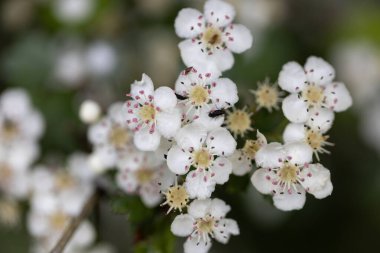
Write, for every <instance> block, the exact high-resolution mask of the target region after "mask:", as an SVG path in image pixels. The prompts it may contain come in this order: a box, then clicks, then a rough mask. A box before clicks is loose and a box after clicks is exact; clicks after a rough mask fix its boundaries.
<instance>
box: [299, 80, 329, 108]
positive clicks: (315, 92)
mask: <svg viewBox="0 0 380 253" xmlns="http://www.w3.org/2000/svg"><path fill="white" fill-rule="evenodd" d="M302 97H303V98H304V99H305V100H306V102H308V103H309V105H321V104H322V103H323V100H324V99H325V96H324V94H323V88H322V87H320V86H317V85H309V86H308V87H307V88H306V89H304V90H303V91H302Z"/></svg>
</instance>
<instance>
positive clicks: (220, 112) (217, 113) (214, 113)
mask: <svg viewBox="0 0 380 253" xmlns="http://www.w3.org/2000/svg"><path fill="white" fill-rule="evenodd" d="M223 114H226V111H225V110H224V109H221V110H215V111H211V112H209V114H208V116H209V117H211V118H216V117H218V116H221V115H223Z"/></svg>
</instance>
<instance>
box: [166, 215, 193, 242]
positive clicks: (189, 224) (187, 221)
mask: <svg viewBox="0 0 380 253" xmlns="http://www.w3.org/2000/svg"><path fill="white" fill-rule="evenodd" d="M193 223H194V218H193V217H192V216H191V215H190V214H180V215H177V216H176V217H175V219H174V220H173V222H172V225H171V226H170V230H171V231H172V233H173V234H175V235H176V236H182V237H185V236H189V235H190V234H191V233H192V232H193V227H194V225H193Z"/></svg>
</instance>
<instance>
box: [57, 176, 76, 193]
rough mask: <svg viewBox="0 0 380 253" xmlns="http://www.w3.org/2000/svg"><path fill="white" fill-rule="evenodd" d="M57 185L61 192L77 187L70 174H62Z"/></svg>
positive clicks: (58, 177)
mask: <svg viewBox="0 0 380 253" xmlns="http://www.w3.org/2000/svg"><path fill="white" fill-rule="evenodd" d="M55 185H56V187H57V189H59V190H64V189H69V188H71V187H73V186H74V185H75V180H74V178H73V177H72V176H70V175H69V174H68V173H66V172H60V173H58V175H57V177H56V179H55Z"/></svg>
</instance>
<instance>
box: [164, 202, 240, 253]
mask: <svg viewBox="0 0 380 253" xmlns="http://www.w3.org/2000/svg"><path fill="white" fill-rule="evenodd" d="M230 210H231V207H230V206H229V205H226V203H225V202H224V201H223V200H220V199H205V200H194V201H193V202H192V203H191V204H190V205H189V208H188V210H187V212H188V213H187V214H180V215H178V216H177V217H176V218H175V219H174V221H173V223H172V225H171V231H172V232H173V234H175V235H177V236H181V237H188V238H187V240H186V242H185V244H184V252H185V253H207V252H208V251H209V249H210V248H211V246H212V238H213V239H215V240H216V241H218V242H220V243H223V244H226V243H228V241H229V239H230V237H231V235H239V234H240V231H239V227H238V225H237V223H236V221H235V220H233V219H228V218H225V217H226V215H227V213H228V212H229V211H230Z"/></svg>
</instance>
